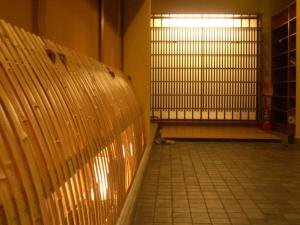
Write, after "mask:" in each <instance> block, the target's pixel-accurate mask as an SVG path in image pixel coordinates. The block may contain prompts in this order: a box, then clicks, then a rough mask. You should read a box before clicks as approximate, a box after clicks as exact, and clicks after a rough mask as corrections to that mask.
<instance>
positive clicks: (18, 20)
mask: <svg viewBox="0 0 300 225" xmlns="http://www.w3.org/2000/svg"><path fill="white" fill-rule="evenodd" d="M36 1H37V0H22V1H20V0H0V18H1V19H4V20H5V21H7V22H9V23H11V24H12V25H17V26H19V27H22V28H24V29H26V30H28V31H30V32H34V30H35V28H34V26H35V21H34V20H35V13H34V7H35V2H36Z"/></svg>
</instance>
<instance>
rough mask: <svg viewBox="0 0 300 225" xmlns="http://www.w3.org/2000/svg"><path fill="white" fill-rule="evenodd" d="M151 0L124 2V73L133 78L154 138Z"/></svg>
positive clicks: (146, 121)
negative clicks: (151, 104) (151, 84)
mask: <svg viewBox="0 0 300 225" xmlns="http://www.w3.org/2000/svg"><path fill="white" fill-rule="evenodd" d="M150 12H151V1H150V0H127V1H126V2H125V3H124V36H123V41H124V54H123V60H124V61H123V63H124V72H125V74H127V75H129V76H131V81H132V84H133V87H134V90H135V92H136V94H137V97H138V100H139V102H140V104H141V106H142V108H143V111H144V119H145V126H146V135H147V140H148V143H149V141H150V134H149V130H150V128H149V127H150V122H149V121H150V26H149V21H150Z"/></svg>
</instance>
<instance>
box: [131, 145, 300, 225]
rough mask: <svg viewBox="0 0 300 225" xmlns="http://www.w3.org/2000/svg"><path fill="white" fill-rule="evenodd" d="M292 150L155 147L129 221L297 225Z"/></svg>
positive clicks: (298, 188) (297, 156) (296, 160)
mask: <svg viewBox="0 0 300 225" xmlns="http://www.w3.org/2000/svg"><path fill="white" fill-rule="evenodd" d="M290 146H291V145H290ZM298 147H299V146H298ZM296 148H297V147H296V146H295V145H293V146H292V148H290V147H287V145H286V144H283V143H263V142H260V143H246V142H177V143H176V144H175V145H154V146H153V149H152V153H151V157H150V161H149V164H148V168H147V170H146V173H145V178H144V182H143V187H142V190H141V193H140V196H139V200H138V203H137V210H136V215H135V218H134V222H133V225H167V224H170V225H171V224H174V225H190V224H193V225H221V224H222V225H223V224H224V225H225V224H233V225H249V224H251V225H300V151H298V150H296Z"/></svg>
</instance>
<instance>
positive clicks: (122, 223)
mask: <svg viewBox="0 0 300 225" xmlns="http://www.w3.org/2000/svg"><path fill="white" fill-rule="evenodd" d="M151 148H152V144H150V145H148V146H147V148H146V150H145V152H144V155H143V158H142V160H141V162H140V165H139V168H138V170H137V173H136V175H135V178H134V180H133V183H132V185H131V188H130V190H129V192H128V194H127V198H126V200H125V203H124V206H123V209H122V211H121V213H120V216H119V218H118V220H117V223H116V225H131V222H132V219H133V216H134V211H135V203H136V200H137V197H138V195H139V192H140V188H141V185H142V182H143V176H144V173H145V169H146V167H147V164H148V161H149V156H150V153H151Z"/></svg>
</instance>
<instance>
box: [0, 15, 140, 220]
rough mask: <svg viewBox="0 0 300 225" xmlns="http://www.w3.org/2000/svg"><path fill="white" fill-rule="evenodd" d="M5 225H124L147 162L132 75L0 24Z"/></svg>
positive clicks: (0, 178) (1, 209)
mask: <svg viewBox="0 0 300 225" xmlns="http://www.w3.org/2000/svg"><path fill="white" fill-rule="evenodd" d="M0 78H1V79H0V103H1V104H0V133H1V135H0V224H1V225H6V224H22V225H29V224H55V225H56V224H67V225H71V224H95V225H97V224H107V225H111V224H115V222H116V220H117V218H118V216H119V213H120V211H121V209H122V206H123V203H124V201H125V198H126V194H127V192H128V190H129V188H130V185H131V183H132V180H133V178H134V175H135V172H136V170H137V168H138V165H139V162H140V160H141V158H142V155H143V152H144V149H145V143H144V128H143V119H142V111H141V108H140V107H139V105H138V102H137V99H136V96H135V94H134V93H133V90H132V88H131V85H130V81H129V80H128V77H127V76H124V75H123V74H122V73H121V72H120V71H117V70H115V69H112V68H109V67H107V66H105V65H103V64H102V63H100V62H98V61H96V60H94V59H91V58H88V57H85V56H82V55H79V54H77V53H76V52H74V51H71V50H69V49H67V48H65V47H62V46H59V45H57V44H55V43H53V42H51V41H48V40H44V39H42V38H40V37H38V36H35V35H33V34H30V33H28V32H26V31H24V30H22V29H19V28H16V27H12V26H11V25H9V24H7V23H6V22H4V21H2V20H1V21H0Z"/></svg>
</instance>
